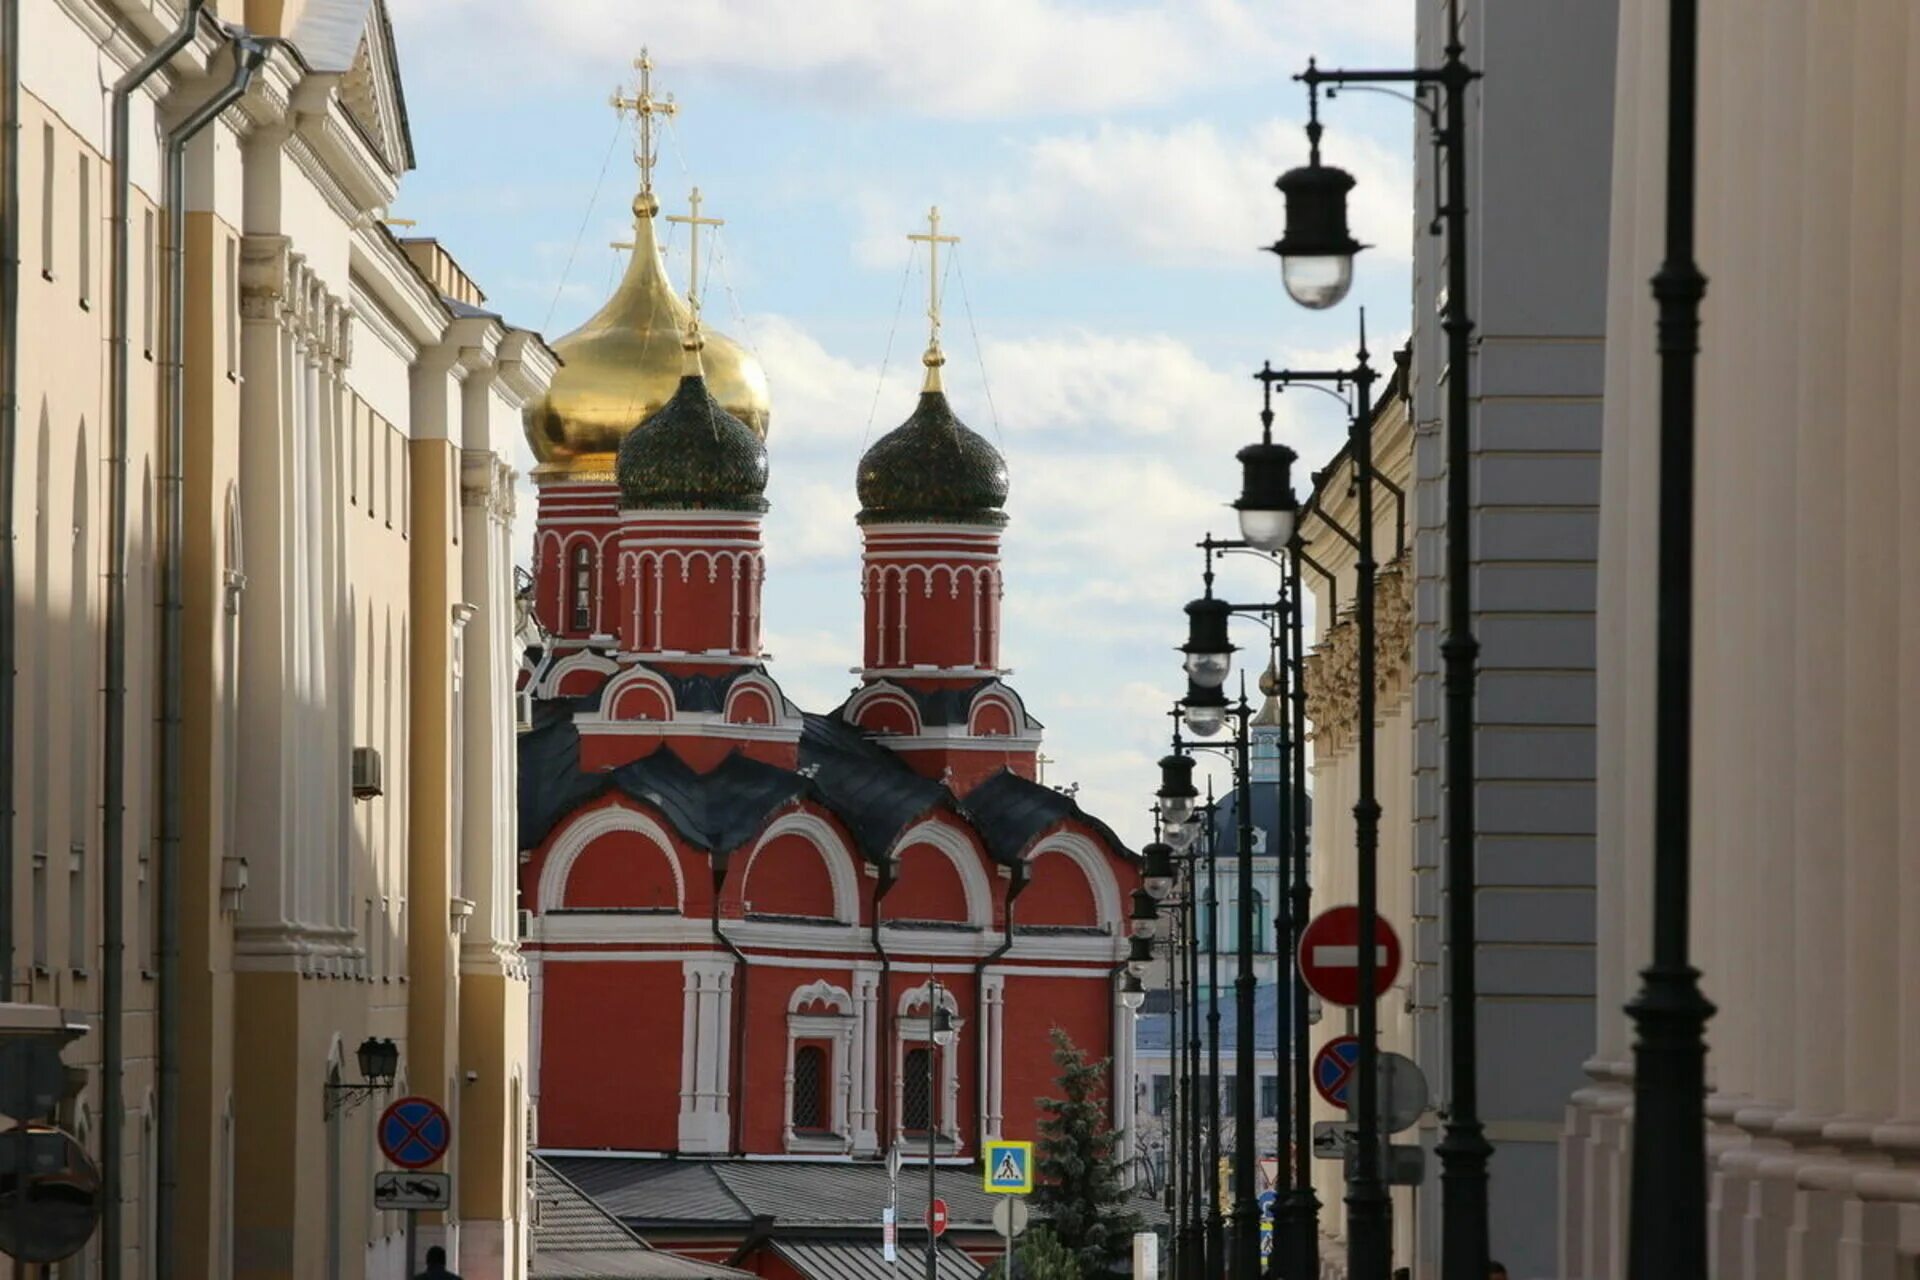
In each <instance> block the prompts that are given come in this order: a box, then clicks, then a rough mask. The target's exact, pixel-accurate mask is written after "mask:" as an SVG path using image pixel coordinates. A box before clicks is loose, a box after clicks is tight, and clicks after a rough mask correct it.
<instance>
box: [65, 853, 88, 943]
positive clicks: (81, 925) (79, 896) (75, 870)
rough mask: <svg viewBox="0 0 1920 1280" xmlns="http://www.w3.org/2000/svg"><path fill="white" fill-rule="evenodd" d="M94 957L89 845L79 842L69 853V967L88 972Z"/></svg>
mask: <svg viewBox="0 0 1920 1280" xmlns="http://www.w3.org/2000/svg"><path fill="white" fill-rule="evenodd" d="M91 958H92V957H91V956H90V955H89V954H88V952H87V846H85V845H83V844H76V845H74V846H73V847H72V848H71V849H70V850H69V851H68V853H67V967H68V968H70V969H72V970H73V971H74V972H75V973H81V972H84V971H85V970H86V968H87V961H88V960H90V959H91Z"/></svg>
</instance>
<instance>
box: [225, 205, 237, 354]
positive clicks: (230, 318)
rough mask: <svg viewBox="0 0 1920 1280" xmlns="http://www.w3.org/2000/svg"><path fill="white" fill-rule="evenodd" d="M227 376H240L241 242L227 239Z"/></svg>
mask: <svg viewBox="0 0 1920 1280" xmlns="http://www.w3.org/2000/svg"><path fill="white" fill-rule="evenodd" d="M226 319H227V377H229V378H232V379H234V380H235V381H238V380H239V377H240V242H239V241H238V240H235V239H232V238H231V237H229V238H228V240H227V318H226Z"/></svg>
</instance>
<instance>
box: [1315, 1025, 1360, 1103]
mask: <svg viewBox="0 0 1920 1280" xmlns="http://www.w3.org/2000/svg"><path fill="white" fill-rule="evenodd" d="M1359 1065H1360V1041H1359V1040H1357V1039H1355V1038H1354V1037H1353V1036H1340V1037H1338V1038H1337V1039H1333V1040H1329V1041H1327V1042H1326V1043H1325V1044H1323V1045H1321V1046H1320V1052H1319V1053H1316V1054H1315V1055H1314V1056H1313V1087H1314V1088H1315V1089H1317V1090H1318V1091H1319V1093H1320V1096H1321V1097H1322V1098H1325V1099H1326V1100H1327V1105H1328V1106H1332V1107H1344V1106H1346V1105H1347V1090H1348V1089H1349V1088H1350V1087H1352V1085H1353V1069H1354V1068H1355V1067H1357V1066H1359Z"/></svg>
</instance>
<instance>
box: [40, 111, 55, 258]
mask: <svg viewBox="0 0 1920 1280" xmlns="http://www.w3.org/2000/svg"><path fill="white" fill-rule="evenodd" d="M40 278H41V279H42V280H51V279H53V126H52V125H50V124H47V125H41V126H40Z"/></svg>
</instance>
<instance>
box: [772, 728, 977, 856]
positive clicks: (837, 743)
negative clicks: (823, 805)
mask: <svg viewBox="0 0 1920 1280" xmlns="http://www.w3.org/2000/svg"><path fill="white" fill-rule="evenodd" d="M802 725H803V727H802V728H801V731H800V767H801V768H802V769H812V770H813V771H814V774H813V781H814V784H815V785H816V786H817V787H819V789H820V792H821V794H822V795H824V796H825V797H826V801H827V804H828V807H830V808H831V809H832V810H833V811H834V813H835V814H836V815H837V816H838V817H839V818H840V820H841V821H842V822H844V823H846V825H847V829H848V830H849V831H850V832H852V833H853V838H854V842H855V843H856V844H858V845H859V846H860V851H861V852H862V853H864V854H865V855H866V856H867V857H868V858H869V859H870V860H872V861H875V862H878V861H880V860H881V859H883V858H884V857H886V855H887V852H888V850H890V849H892V848H893V845H894V842H895V841H897V840H898V839H899V838H900V835H901V833H902V832H904V831H905V830H906V829H907V828H908V827H910V826H912V825H913V824H914V823H916V822H918V821H920V820H921V819H922V818H924V817H926V816H927V815H928V814H929V813H931V812H933V811H934V810H935V809H938V808H942V807H946V808H955V807H957V806H956V802H955V800H954V797H953V793H952V792H951V791H948V790H947V789H946V788H945V787H943V786H941V785H940V784H939V783H938V782H935V781H933V780H932V779H931V778H923V777H921V776H920V775H919V774H917V773H915V772H914V771H913V769H912V768H911V767H910V766H908V765H907V763H906V762H905V761H903V760H901V759H900V757H899V756H897V755H895V754H894V753H893V752H891V751H889V750H887V749H886V748H885V747H883V746H881V745H880V744H879V743H877V742H875V741H874V740H873V739H872V738H870V737H869V736H867V734H866V733H864V732H863V731H861V730H859V729H856V728H854V727H853V726H852V725H849V724H847V723H846V722H844V721H842V720H841V719H840V718H839V717H838V716H831V715H828V716H821V715H808V716H807V717H806V718H805V719H804V721H803V722H802Z"/></svg>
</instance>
